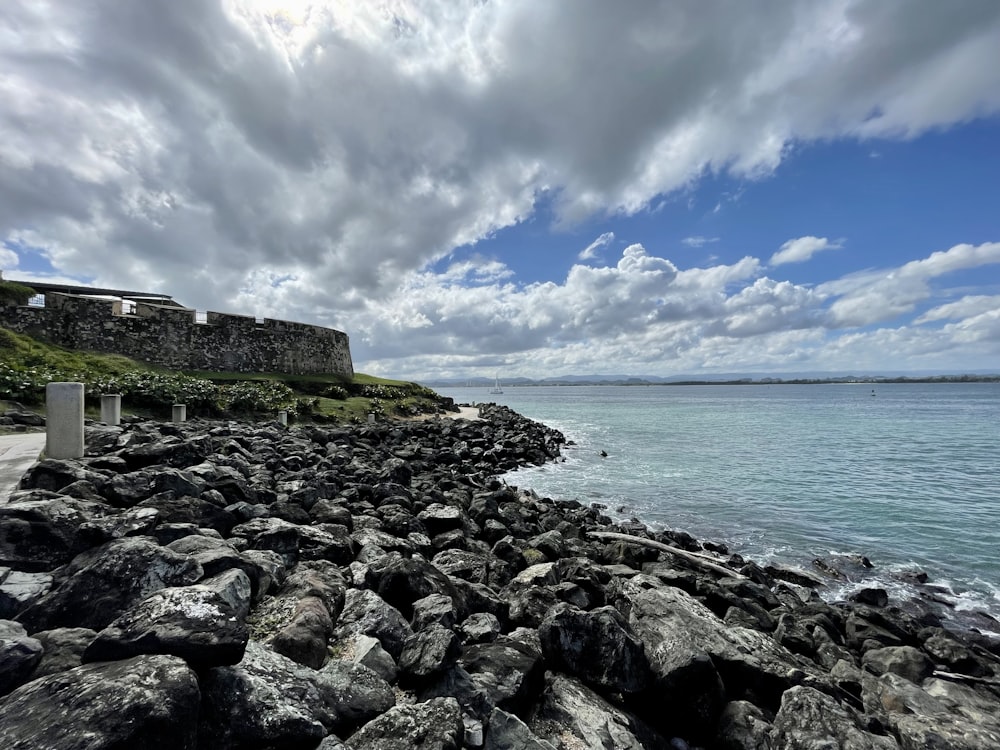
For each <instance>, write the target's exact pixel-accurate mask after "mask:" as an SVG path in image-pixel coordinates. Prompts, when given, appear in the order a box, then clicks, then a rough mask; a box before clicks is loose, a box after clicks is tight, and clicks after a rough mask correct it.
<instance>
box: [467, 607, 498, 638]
mask: <svg viewBox="0 0 1000 750" xmlns="http://www.w3.org/2000/svg"><path fill="white" fill-rule="evenodd" d="M458 634H459V636H460V637H461V639H462V642H463V643H467V644H472V643H491V642H492V641H495V640H496V639H497V636H499V635H500V620H498V619H497V618H496V616H495V615H491V614H490V613H489V612H473V613H472V614H471V615H469V616H468V617H466V618H465V619H464V620H463V621H462V623H461V624H460V625H459V626H458Z"/></svg>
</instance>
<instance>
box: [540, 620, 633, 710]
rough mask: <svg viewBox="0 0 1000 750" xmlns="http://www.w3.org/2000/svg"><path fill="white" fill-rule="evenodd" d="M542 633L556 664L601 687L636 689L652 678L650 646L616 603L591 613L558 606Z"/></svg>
mask: <svg viewBox="0 0 1000 750" xmlns="http://www.w3.org/2000/svg"><path fill="white" fill-rule="evenodd" d="M538 635H539V638H540V640H541V645H542V653H543V654H544V655H545V658H546V660H547V662H548V663H549V664H550V665H551V668H553V669H556V670H559V671H561V672H565V673H566V674H571V675H573V676H575V677H579V678H580V679H581V680H583V681H584V682H585V683H587V684H589V685H591V686H592V687H594V688H596V689H597V690H609V691H612V692H625V693H636V692H639V691H641V690H644V689H645V688H646V687H647V686H648V685H649V683H650V680H651V677H652V672H651V670H650V666H649V660H648V659H647V658H646V649H645V646H644V645H643V642H642V641H641V640H640V639H639V638H637V637H636V636H635V635H634V634H633V633H632V628H631V627H630V626H629V624H628V621H627V620H626V619H625V618H624V617H623V616H622V615H621V613H620V612H618V610H616V609H615V608H614V607H600V608H598V609H595V610H591V611H590V612H583V611H581V610H576V609H571V608H569V607H564V608H562V609H559V608H555V609H554V610H552V611H550V612H549V614H548V616H547V617H546V618H545V620H544V621H543V622H542V624H541V626H540V627H539V628H538Z"/></svg>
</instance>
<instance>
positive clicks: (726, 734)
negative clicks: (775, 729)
mask: <svg viewBox="0 0 1000 750" xmlns="http://www.w3.org/2000/svg"><path fill="white" fill-rule="evenodd" d="M770 733H771V723H770V722H769V721H768V720H767V716H765V715H764V712H763V711H762V710H761V709H759V708H757V706H755V705H754V704H752V703H748V702H746V701H733V702H732V703H727V704H726V707H725V708H724V709H722V714H721V715H720V716H719V726H718V729H717V731H716V735H715V741H714V744H713V745H712V747H714V748H716V749H717V750H772V748H773V745H772V744H771V734H770Z"/></svg>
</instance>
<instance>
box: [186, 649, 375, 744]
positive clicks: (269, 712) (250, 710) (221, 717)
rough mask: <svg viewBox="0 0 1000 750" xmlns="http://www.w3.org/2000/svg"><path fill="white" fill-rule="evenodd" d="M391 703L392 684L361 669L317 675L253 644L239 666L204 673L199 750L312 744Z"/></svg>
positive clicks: (318, 673) (326, 671) (350, 667)
mask: <svg viewBox="0 0 1000 750" xmlns="http://www.w3.org/2000/svg"><path fill="white" fill-rule="evenodd" d="M331 664H332V663H331ZM328 666H329V665H328ZM394 701H395V698H394V696H393V694H392V689H391V688H389V686H388V684H387V683H385V681H384V680H382V679H381V678H379V677H378V675H376V674H375V673H374V672H372V671H371V670H368V669H366V668H364V667H361V666H358V665H348V667H347V668H342V667H339V666H338V667H333V668H331V669H329V670H327V669H324V670H321V671H316V670H314V669H310V668H309V667H303V666H301V665H299V664H296V663H295V662H293V661H292V660H291V659H288V658H286V657H284V656H281V655H280V654H277V653H275V652H273V651H271V650H270V649H268V648H266V647H264V646H262V645H261V644H258V643H257V642H256V641H250V642H249V643H248V644H247V649H246V653H245V654H244V656H243V661H241V662H240V663H239V664H236V665H233V666H226V667H215V668H213V669H209V670H207V671H206V672H205V673H203V675H202V712H201V715H200V717H199V728H198V738H199V739H198V746H199V747H211V748H213V749H214V750H238V749H241V748H245V747H314V746H315V745H317V744H318V743H319V742H320V740H322V739H323V738H324V737H325V736H326V735H327V734H330V733H331V732H333V733H344V732H347V731H350V729H351V728H353V726H355V725H357V724H359V723H361V722H363V721H367V720H368V719H370V718H372V717H374V716H377V715H378V714H380V713H382V712H383V711H385V710H386V709H388V708H389V707H390V706H392V705H393V703H394Z"/></svg>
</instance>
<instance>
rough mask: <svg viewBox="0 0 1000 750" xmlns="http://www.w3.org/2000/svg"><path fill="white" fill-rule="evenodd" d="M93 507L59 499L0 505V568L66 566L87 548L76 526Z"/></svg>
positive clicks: (80, 502)
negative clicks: (6, 566)
mask: <svg viewBox="0 0 1000 750" xmlns="http://www.w3.org/2000/svg"><path fill="white" fill-rule="evenodd" d="M92 506H93V504H92V503H86V502H84V501H80V500H74V499H72V498H59V497H54V498H52V499H48V500H29V501H22V502H10V503H7V504H6V505H0V566H5V565H9V566H11V567H13V568H16V569H18V570H21V571H26V572H38V571H46V570H52V569H53V568H56V567H58V566H60V565H64V564H65V563H68V562H69V561H70V560H72V559H73V557H75V556H76V555H77V554H78V553H80V552H82V551H83V550H85V549H86V548H87V547H88V546H89V544H88V543H87V542H86V541H85V540H84V539H82V538H81V537H80V533H79V527H80V525H81V524H82V523H84V522H85V521H88V520H89V519H90V517H91V515H92V514H93V507H92Z"/></svg>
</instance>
